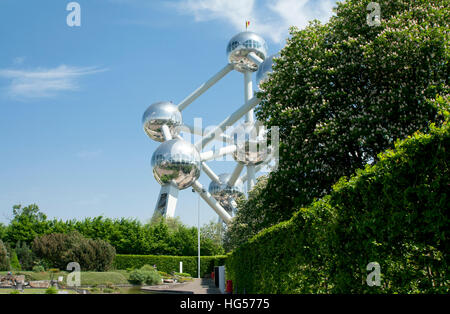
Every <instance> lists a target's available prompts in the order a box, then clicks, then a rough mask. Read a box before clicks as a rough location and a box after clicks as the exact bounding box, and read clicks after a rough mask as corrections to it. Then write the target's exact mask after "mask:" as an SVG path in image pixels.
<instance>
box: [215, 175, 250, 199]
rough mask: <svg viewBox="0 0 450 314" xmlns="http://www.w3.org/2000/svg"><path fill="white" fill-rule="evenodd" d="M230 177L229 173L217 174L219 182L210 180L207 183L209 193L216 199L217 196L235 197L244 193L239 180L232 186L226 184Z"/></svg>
mask: <svg viewBox="0 0 450 314" xmlns="http://www.w3.org/2000/svg"><path fill="white" fill-rule="evenodd" d="M230 178H231V174H229V173H222V174H221V175H219V181H220V184H219V183H217V182H215V181H212V182H211V183H210V184H209V189H208V191H209V193H211V195H212V196H214V197H215V198H216V199H218V198H225V197H227V198H228V197H230V196H231V197H233V198H237V197H239V196H241V195H242V194H243V193H244V188H243V184H242V182H241V181H240V180H238V181H236V183H235V184H234V185H233V186H230V185H228V181H229V180H230Z"/></svg>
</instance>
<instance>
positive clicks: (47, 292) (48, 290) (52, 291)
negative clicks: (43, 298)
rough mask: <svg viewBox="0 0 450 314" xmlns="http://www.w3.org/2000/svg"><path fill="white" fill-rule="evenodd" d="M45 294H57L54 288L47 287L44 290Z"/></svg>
mask: <svg viewBox="0 0 450 314" xmlns="http://www.w3.org/2000/svg"><path fill="white" fill-rule="evenodd" d="M45 294H58V289H56V287H49V288H48V289H46V290H45Z"/></svg>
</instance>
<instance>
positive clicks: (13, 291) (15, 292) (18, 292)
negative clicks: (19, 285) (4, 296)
mask: <svg viewBox="0 0 450 314" xmlns="http://www.w3.org/2000/svg"><path fill="white" fill-rule="evenodd" d="M9 294H20V291H19V290H12V291H11V292H10V293H9Z"/></svg>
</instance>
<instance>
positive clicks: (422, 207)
mask: <svg viewBox="0 0 450 314" xmlns="http://www.w3.org/2000/svg"><path fill="white" fill-rule="evenodd" d="M449 151H450V132H449V127H448V125H447V123H444V124H443V127H441V128H436V127H434V126H433V125H432V126H431V131H430V134H419V133H415V134H414V135H413V136H410V137H408V138H407V139H406V140H404V141H402V142H398V143H396V145H395V149H394V150H389V151H387V152H385V153H383V154H380V155H379V161H378V162H377V163H376V164H375V165H373V166H367V167H366V168H365V169H362V170H359V171H357V173H356V175H354V176H353V177H351V178H350V179H347V178H342V179H341V180H340V181H339V182H338V183H337V184H336V185H335V186H334V187H333V191H332V192H331V193H330V194H329V195H327V196H326V197H324V198H322V199H320V200H317V201H315V202H314V203H313V204H311V205H310V206H309V207H308V208H302V209H300V210H299V211H298V212H297V213H296V214H295V215H294V217H293V218H292V219H291V220H289V221H286V222H283V223H280V224H278V225H275V226H273V227H271V228H269V229H266V230H264V231H263V232H261V233H259V234H258V235H256V236H255V237H253V238H252V239H251V240H250V241H249V242H247V243H245V244H244V245H243V246H241V247H239V248H238V249H236V250H235V251H233V252H231V253H230V254H229V255H228V258H227V261H226V268H227V277H228V278H229V279H232V280H233V286H234V287H237V289H238V292H243V291H244V289H245V291H246V292H247V293H269V294H270V293H448V292H449V291H450V274H449V266H450V263H449V260H448V252H450V246H449V241H448V239H449V234H448V233H449V201H450V200H449V192H450V189H449V187H450V180H449V160H450V158H449V154H448V153H449ZM371 262H378V263H379V264H380V267H381V286H380V287H377V286H373V287H369V286H368V285H367V283H366V279H367V276H368V274H369V273H370V272H371V270H369V271H368V270H367V265H368V264H369V263H371Z"/></svg>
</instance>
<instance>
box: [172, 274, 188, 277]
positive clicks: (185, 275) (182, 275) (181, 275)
mask: <svg viewBox="0 0 450 314" xmlns="http://www.w3.org/2000/svg"><path fill="white" fill-rule="evenodd" d="M174 275H175V276H180V277H192V276H191V274H188V273H174Z"/></svg>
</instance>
